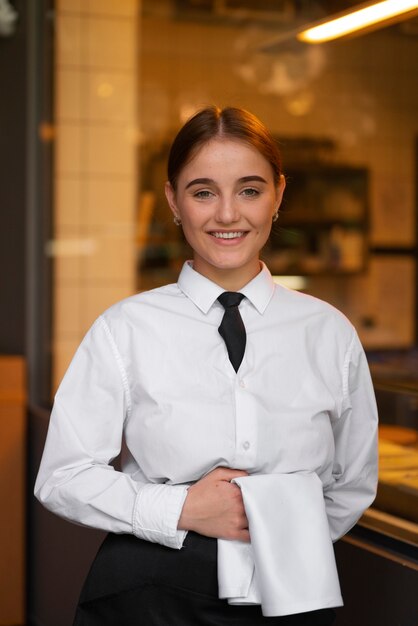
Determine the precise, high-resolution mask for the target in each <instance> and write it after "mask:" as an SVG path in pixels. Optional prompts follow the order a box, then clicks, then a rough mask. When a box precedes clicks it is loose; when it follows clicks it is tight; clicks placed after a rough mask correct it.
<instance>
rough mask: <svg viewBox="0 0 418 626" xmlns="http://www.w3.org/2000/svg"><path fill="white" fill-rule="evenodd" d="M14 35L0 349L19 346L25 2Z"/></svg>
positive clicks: (4, 171)
mask: <svg viewBox="0 0 418 626" xmlns="http://www.w3.org/2000/svg"><path fill="white" fill-rule="evenodd" d="M13 4H14V6H15V8H16V9H17V10H18V12H19V21H18V23H17V29H16V32H15V34H14V35H12V36H10V37H0V80H1V87H0V89H1V92H0V302H1V305H0V353H3V354H23V353H24V350H25V289H26V285H25V235H26V233H25V211H26V131H27V126H26V103H27V22H26V2H24V1H22V0H20V1H16V2H14V3H13Z"/></svg>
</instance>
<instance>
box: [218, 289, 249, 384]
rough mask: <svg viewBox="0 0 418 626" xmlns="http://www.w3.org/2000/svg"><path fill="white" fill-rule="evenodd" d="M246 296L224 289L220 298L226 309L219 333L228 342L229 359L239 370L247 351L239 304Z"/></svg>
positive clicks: (236, 369)
mask: <svg viewBox="0 0 418 626" xmlns="http://www.w3.org/2000/svg"><path fill="white" fill-rule="evenodd" d="M244 297H245V296H244V295H243V294H242V293H237V292H236V291H224V292H223V293H221V295H220V296H219V298H218V300H219V302H220V303H221V304H222V306H223V307H224V309H225V313H224V316H223V318H222V322H221V325H220V326H219V328H218V331H219V334H220V335H221V337H222V339H223V340H224V341H225V343H226V348H227V350H228V356H229V360H230V361H231V363H232V365H233V367H234V370H235V371H236V372H237V371H238V368H239V366H240V365H241V361H242V357H243V356H244V352H245V343H246V341H247V335H246V332H245V326H244V322H243V321H242V317H241V314H240V312H239V310H238V305H239V303H240V302H241V300H242V299H243V298H244Z"/></svg>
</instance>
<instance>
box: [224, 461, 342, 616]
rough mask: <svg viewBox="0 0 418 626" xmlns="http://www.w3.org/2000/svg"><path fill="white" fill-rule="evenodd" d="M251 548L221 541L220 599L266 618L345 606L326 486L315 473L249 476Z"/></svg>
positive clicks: (244, 483) (246, 497) (242, 482)
mask: <svg viewBox="0 0 418 626" xmlns="http://www.w3.org/2000/svg"><path fill="white" fill-rule="evenodd" d="M233 482H235V483H236V484H237V485H238V486H239V487H240V488H241V491H242V496H243V501H244V506H245V512H246V514H247V518H248V524H249V530H250V535H251V544H247V543H243V542H240V541H227V540H223V539H219V540H218V583H219V597H220V598H227V599H228V602H229V603H230V604H261V609H262V613H263V615H264V616H266V617H273V616H278V615H290V614H293V613H304V612H306V611H314V610H317V609H322V608H329V607H335V606H341V605H342V604H343V601H342V597H341V590H340V585H339V581H338V573H337V568H336V564H335V557H334V549H333V546H332V541H331V537H330V532H329V527H328V520H327V515H326V512H325V505H324V496H323V491H322V483H321V480H320V479H319V477H318V476H317V474H315V473H313V472H312V473H310V472H306V473H303V472H301V473H295V474H267V475H253V476H245V477H243V478H236V479H234V481H233Z"/></svg>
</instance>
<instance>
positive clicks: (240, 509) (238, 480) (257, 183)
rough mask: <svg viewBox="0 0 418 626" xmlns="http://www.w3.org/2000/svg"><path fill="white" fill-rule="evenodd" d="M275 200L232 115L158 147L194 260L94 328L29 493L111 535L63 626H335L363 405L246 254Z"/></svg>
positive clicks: (303, 302) (372, 430)
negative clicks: (117, 464) (119, 463)
mask: <svg viewBox="0 0 418 626" xmlns="http://www.w3.org/2000/svg"><path fill="white" fill-rule="evenodd" d="M284 188H285V180H284V177H283V174H282V172H281V166H280V156H279V153H278V150H277V147H276V144H275V142H274V141H273V139H272V138H271V136H270V134H269V132H268V131H267V130H266V128H265V127H264V126H263V125H262V124H261V122H259V120H257V119H256V118H255V117H254V116H253V115H251V114H250V113H248V112H246V111H244V110H241V109H235V108H227V109H224V110H220V109H218V108H216V107H208V108H206V109H203V110H202V111H200V112H198V113H197V114H196V115H195V116H193V117H192V118H191V119H190V120H189V121H188V122H187V123H186V124H185V126H184V127H183V128H182V129H181V130H180V132H179V134H178V135H177V137H176V139H175V141H174V143H173V146H172V149H171V152H170V156H169V163H168V182H167V184H166V196H167V200H168V203H169V205H170V208H171V210H172V212H173V214H174V221H175V222H176V224H178V225H180V224H181V226H182V228H183V231H184V234H185V237H186V239H187V240H188V242H189V244H190V245H191V247H192V249H193V261H192V262H188V263H186V264H185V265H184V267H183V269H182V271H181V274H180V277H179V280H178V283H177V284H173V285H167V286H165V287H162V288H159V289H155V290H152V291H149V292H145V293H142V294H139V295H135V296H133V297H131V298H127V299H126V300H124V301H122V302H120V303H118V304H116V305H114V306H113V307H111V308H110V309H109V310H108V311H106V312H105V313H104V314H103V315H102V316H101V317H100V318H99V319H98V320H97V321H96V322H95V323H94V324H93V326H92V328H91V329H90V331H89V332H88V333H87V335H86V337H85V338H84V340H83V342H82V344H81V345H80V347H79V349H78V351H77V353H76V355H75V357H74V359H73V361H72V363H71V365H70V367H69V369H68V371H67V373H66V375H65V377H64V379H63V382H62V384H61V386H60V388H59V390H58V393H57V395H56V399H55V403H54V408H53V413H52V417H51V423H50V427H49V432H48V438H47V443H46V446H45V452H44V456H43V459H42V463H41V467H40V471H39V476H38V479H37V484H36V487H35V492H36V495H37V497H38V498H39V499H40V501H41V502H43V503H44V504H45V506H47V507H48V508H50V509H51V510H52V511H54V512H55V513H57V514H58V515H61V516H63V517H65V518H67V519H69V520H72V521H74V522H76V523H79V524H84V525H87V526H93V527H96V528H101V529H103V530H106V531H109V535H108V537H107V539H106V540H105V542H104V544H103V546H102V548H101V549H100V551H99V554H98V556H97V558H96V560H95V562H94V564H93V566H92V569H91V571H90V574H89V576H88V579H87V581H86V584H85V586H84V589H83V592H82V596H81V600H80V604H79V607H78V610H77V615H76V620H75V624H76V625H77V626H87V625H88V626H92V625H95V624H98V625H99V624H100V626H106V625H113V624H114V625H118V626H123V625H126V626H128V625H131V624H132V625H133V624H135V625H144V626H156V625H158V626H163V625H167V626H176V625H182V626H186V625H190V626H199V625H202V626H203V625H207V626H215V625H216V626H220V625H222V626H228V625H229V624H234V625H240V626H246V625H247V626H250V625H251V626H257V625H261V624H272V625H281V626H286V625H290V624H292V625H295V624H300V625H305V626H308V625H318V626H320V625H321V626H325V625H326V624H331V623H332V622H333V619H334V617H333V611H332V609H331V607H332V606H337V605H338V604H341V601H340V596H339V590H338V581H336V574H335V564H333V563H332V562H331V561H332V556H331V553H332V548H331V550H330V549H329V546H328V543H330V542H331V539H330V537H331V538H332V540H333V541H335V540H336V539H338V538H339V537H341V536H342V535H343V534H344V533H346V532H347V531H348V530H349V529H350V528H351V527H352V526H353V525H354V524H355V522H356V521H357V519H358V518H359V517H360V515H361V514H362V512H363V511H364V510H365V509H366V508H367V507H368V506H369V505H370V503H371V502H372V500H373V498H374V495H375V488H376V480H377V476H376V422H377V418H376V407H375V401H374V395H373V389H372V385H371V381H370V376H369V372H368V368H367V362H366V359H365V356H364V353H363V350H362V348H361V345H360V343H359V340H358V338H357V335H356V333H355V331H354V329H353V327H352V326H351V325H350V323H349V322H348V321H347V320H346V318H345V317H344V316H343V315H342V314H341V313H339V312H338V311H336V310H335V309H334V308H332V307H331V306H330V305H327V304H325V303H323V302H321V301H319V300H317V299H315V298H311V297H308V296H306V295H302V294H299V293H296V292H292V291H290V290H287V289H285V288H283V287H281V286H278V285H275V284H274V282H273V280H272V277H271V275H270V273H269V271H268V269H267V267H266V266H265V265H264V264H262V263H261V262H260V260H259V253H260V250H261V249H262V248H263V246H264V244H265V243H266V241H267V238H268V236H269V233H270V229H271V224H272V221H274V220H275V219H276V217H277V215H278V211H279V207H280V203H281V200H282V196H283V191H284ZM224 292H232V296H230V295H226V296H222V294H223V293H224ZM237 292H239V295H237ZM219 297H220V299H218V298H219ZM231 298H232V300H229V301H228V302H225V300H228V299H231ZM218 329H219V331H218ZM230 332H231V333H232V335H233V337H232V344H231V339H230V336H229V334H230ZM122 439H124V440H125V442H126V449H127V454H126V458H124V460H123V471H122V472H118V471H115V470H114V469H113V468H112V467H111V466H110V463H111V461H112V459H114V458H115V457H116V456H117V455H118V454H119V451H120V449H121V442H122ZM232 481H233V482H232ZM324 520H325V521H324ZM324 524H325V526H324ZM301 546H302V548H301ZM218 551H219V556H218ZM333 568H334V569H333ZM318 581H319V582H318ZM317 584H318V585H319V587H317ZM321 585H322V586H321ZM312 590H313V591H312Z"/></svg>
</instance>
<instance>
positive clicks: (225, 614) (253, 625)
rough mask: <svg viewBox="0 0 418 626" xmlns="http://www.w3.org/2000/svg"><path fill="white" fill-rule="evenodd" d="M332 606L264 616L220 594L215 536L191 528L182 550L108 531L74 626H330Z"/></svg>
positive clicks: (89, 576) (84, 588) (90, 575)
mask: <svg viewBox="0 0 418 626" xmlns="http://www.w3.org/2000/svg"><path fill="white" fill-rule="evenodd" d="M334 618H335V613H334V611H333V610H332V609H322V610H319V611H311V612H308V613H300V614H297V615H288V616H284V617H263V615H262V613H261V608H260V607H259V606H231V605H229V604H228V602H227V601H226V600H220V599H219V598H218V580H217V541H216V539H212V538H210V537H204V536H202V535H198V534H196V533H193V532H189V533H188V534H187V537H186V539H185V542H184V545H183V548H182V549H181V550H174V549H172V548H166V547H165V546H161V545H159V544H156V543H150V542H148V541H143V540H141V539H137V538H136V537H134V536H133V535H114V534H109V535H108V536H107V537H106V539H105V540H104V542H103V544H102V546H101V548H100V549H99V552H98V554H97V556H96V558H95V560H94V562H93V565H92V567H91V569H90V572H89V574H88V576H87V579H86V582H85V584H84V587H83V589H82V592H81V597H80V601H79V605H78V607H77V612H76V616H75V621H74V625H73V626H330V625H331V624H332V623H333V622H334Z"/></svg>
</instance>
